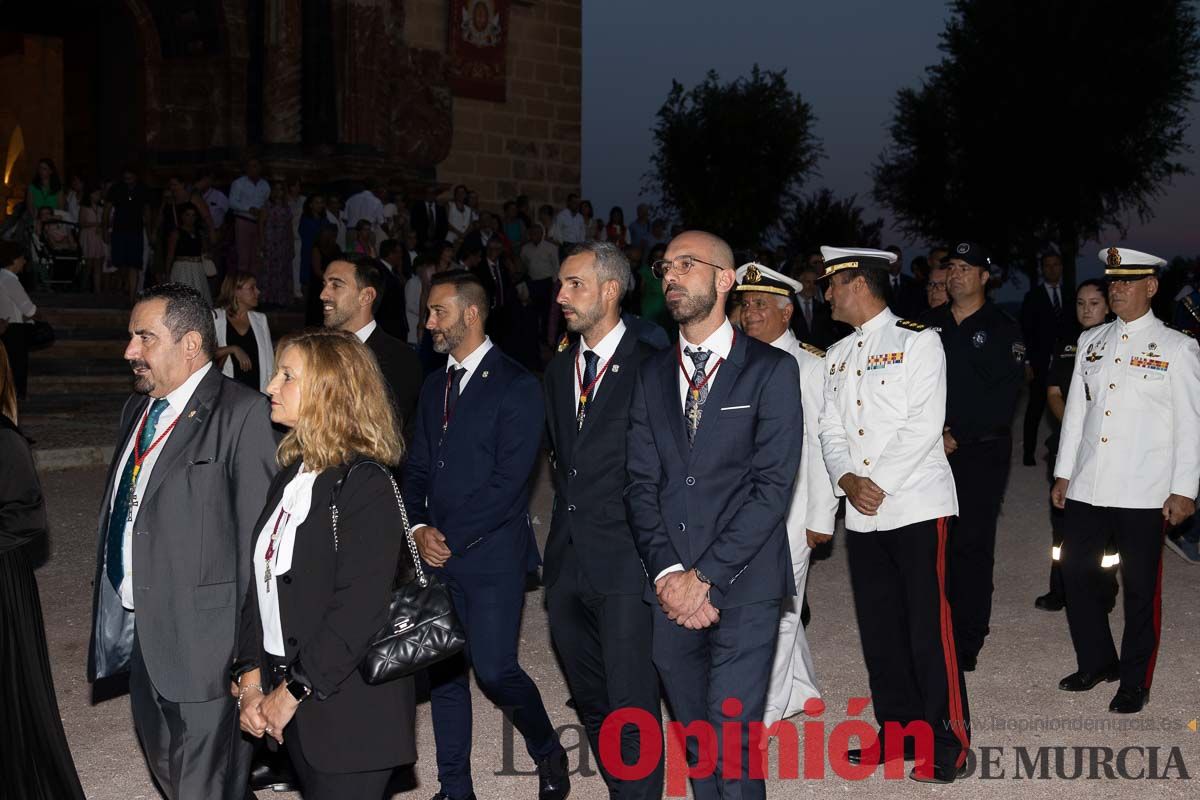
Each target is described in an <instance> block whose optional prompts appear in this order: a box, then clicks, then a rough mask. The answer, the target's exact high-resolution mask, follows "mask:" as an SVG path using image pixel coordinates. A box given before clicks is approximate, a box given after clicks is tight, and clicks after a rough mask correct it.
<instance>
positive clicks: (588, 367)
mask: <svg viewBox="0 0 1200 800" xmlns="http://www.w3.org/2000/svg"><path fill="white" fill-rule="evenodd" d="M583 360H584V362H585V363H584V367H583V384H582V385H581V386H580V387H579V391H580V392H582V391H584V390H585V389H586V390H587V394H581V395H579V404H578V406H577V407H576V410H575V422H576V425H577V430H582V429H583V418H584V417H585V416H586V415H587V407H588V406H589V405H591V403H592V396H593V395H594V394H595V393H596V391H595V388H596V387H594V386H592V382H593V381H595V380H596V365H597V364H598V363H599V362H600V356H598V355H596V354H595V353H594V352H592V351H591V350H584V351H583Z"/></svg>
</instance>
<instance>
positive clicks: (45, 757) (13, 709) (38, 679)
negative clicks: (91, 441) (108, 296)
mask: <svg viewBox="0 0 1200 800" xmlns="http://www.w3.org/2000/svg"><path fill="white" fill-rule="evenodd" d="M0 464H3V465H4V466H3V469H0V741H3V742H4V745H3V746H2V747H0V775H2V776H3V778H0V780H3V783H4V788H3V789H0V795H3V796H4V797H9V796H12V797H21V798H28V800H52V798H53V800H59V798H68V800H74V798H79V800H83V789H82V787H81V786H80V785H79V776H78V775H77V774H76V772H75V763H74V762H73V761H72V760H71V750H70V748H69V747H67V737H66V734H64V733H63V726H62V717H61V715H60V714H59V710H58V700H57V699H56V698H55V695H54V679H53V678H52V677H51V674H50V656H49V654H48V653H47V650H46V631H45V628H44V627H43V624H42V605H41V602H40V601H39V599H38V587H37V580H36V579H35V578H34V575H33V564H32V563H31V562H30V558H29V545H30V544H31V543H33V542H36V541H38V540H39V539H41V538H42V537H44V536H45V535H46V530H47V527H48V525H47V521H46V503H45V500H44V498H43V497H42V487H41V484H40V483H39V482H38V476H37V472H36V470H35V469H34V466H33V454H32V453H31V452H30V450H29V441H28V440H27V439H26V438H25V436H24V435H23V434H22V433H21V431H20V429H19V428H17V393H16V391H15V388H14V387H13V379H12V372H11V371H10V370H9V368H8V355H7V353H6V352H5V350H4V345H2V344H0ZM10 793H11V794H10Z"/></svg>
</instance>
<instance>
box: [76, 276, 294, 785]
mask: <svg viewBox="0 0 1200 800" xmlns="http://www.w3.org/2000/svg"><path fill="white" fill-rule="evenodd" d="M215 349H216V331H215V330H214V328H213V317H212V310H211V309H210V308H209V306H208V304H207V303H206V302H204V300H203V299H202V298H201V297H200V294H199V293H198V292H196V291H195V290H194V289H191V288H189V287H186V286H182V285H180V284H177V283H168V284H164V285H161V286H156V287H154V288H153V289H150V290H147V291H146V292H144V293H143V294H142V295H141V297H140V299H139V300H138V303H137V305H135V306H134V308H133V313H132V314H131V317H130V322H129V344H128V345H127V346H126V348H125V360H126V361H128V362H129V365H130V367H132V369H133V376H134V384H133V388H134V392H135V394H134V395H133V396H132V397H130V399H129V401H128V402H127V403H126V404H125V409H124V410H123V411H122V413H121V439H120V442H119V443H118V445H117V448H116V453H117V455H116V457H115V458H114V459H113V461H112V465H111V466H110V468H109V471H108V478H107V481H106V483H105V491H104V502H103V504H102V505H101V508H100V519H99V525H98V529H99V543H98V546H97V550H96V575H95V581H94V585H93V609H92V637H91V645H90V648H89V654H88V679H89V680H92V681H95V680H98V679H100V678H108V677H111V676H114V675H118V674H121V673H124V672H129V673H130V675H129V703H130V710H131V711H132V713H133V723H134V728H135V729H136V730H137V734H138V739H139V740H140V741H141V744H142V747H143V749H144V750H145V753H146V760H147V762H148V764H149V766H150V772H151V773H152V774H153V776H154V779H155V781H156V783H157V784H158V787H159V788H160V789H161V790H162V792H163V793H164V794H165V795H166V796H167V797H168V798H170V799H171V800H177V799H179V798H194V797H206V798H209V797H211V798H228V800H242V799H243V798H244V797H245V794H246V778H247V772H248V770H249V765H250V760H249V756H250V752H249V751H250V747H249V745H248V744H246V743H245V741H244V740H243V739H242V737H241V736H240V734H239V733H238V718H237V711H236V707H235V702H234V698H233V697H232V696H231V695H230V684H229V678H228V675H229V665H230V664H231V663H232V661H233V655H234V644H235V642H234V639H235V636H236V632H237V628H238V623H237V620H238V616H237V614H238V609H239V607H240V603H241V599H242V598H243V597H244V596H245V594H246V587H247V585H248V582H249V580H250V567H251V551H252V550H253V546H252V543H251V534H252V533H253V531H252V530H251V529H252V528H253V526H254V521H255V518H256V516H257V511H256V509H257V508H258V507H260V506H261V505H262V498H263V497H264V496H265V494H266V492H267V488H268V487H269V485H270V483H271V477H272V476H273V475H274V473H275V471H276V466H275V445H276V438H275V434H274V433H273V432H272V430H271V419H270V412H269V408H268V405H267V400H266V398H265V397H264V396H263V395H261V394H259V393H258V392H256V391H253V390H251V389H248V388H246V387H245V386H243V385H241V384H240V383H237V382H236V381H233V380H230V379H228V378H226V377H225V376H224V375H222V374H221V371H220V370H218V369H213V366H212V355H213V352H214V350H215Z"/></svg>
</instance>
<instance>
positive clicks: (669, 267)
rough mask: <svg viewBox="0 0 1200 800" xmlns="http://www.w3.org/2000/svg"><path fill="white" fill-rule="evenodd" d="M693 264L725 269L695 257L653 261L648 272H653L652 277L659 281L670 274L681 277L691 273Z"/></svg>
mask: <svg viewBox="0 0 1200 800" xmlns="http://www.w3.org/2000/svg"><path fill="white" fill-rule="evenodd" d="M695 264H706V265H708V266H710V267H712V268H713V269H725V267H722V266H719V265H717V264H713V263H712V262H710V261H705V260H703V259H700V258H696V257H695V256H680V257H679V258H675V259H662V260H661V261H655V262H654V263H653V264H651V265H650V271H651V272H653V273H654V277H656V278H658V279H659V280H662V279H663V278H665V277H667V275H668V274H670V273H672V272H674V273H675V274H676V275H679V276H680V277H682V276H684V275H687V274H688V273H689V272H691V271H692V267H693V266H694V265H695Z"/></svg>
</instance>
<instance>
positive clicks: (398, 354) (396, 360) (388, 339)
mask: <svg viewBox="0 0 1200 800" xmlns="http://www.w3.org/2000/svg"><path fill="white" fill-rule="evenodd" d="M376 322H378V320H376ZM366 345H367V347H369V348H371V352H372V353H374V354H375V360H376V361H378V362H379V369H380V371H382V372H383V379H384V380H385V381H386V382H387V385H388V389H389V390H390V391H391V393H392V403H393V405H394V406H395V408H396V414H397V416H398V417H399V418H400V427H401V428H402V429H403V430H404V431H405V433H406V436H407V434H409V433H411V430H412V424H413V420H414V419H415V418H416V411H417V397H418V396H420V394H421V380H422V378H423V375H424V373H423V372H422V371H421V359H420V358H418V357H417V354H416V353H415V352H413V349H412V348H411V347H409V346H408V344H406V343H405V342H402V341H400V340H399V339H397V338H396V337H394V336H389V335H388V334H387V332H386V331H384V330H383V326H382V325H378V326H377V327H376V328H375V330H373V331H371V335H370V336H368V337H367V341H366Z"/></svg>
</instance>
